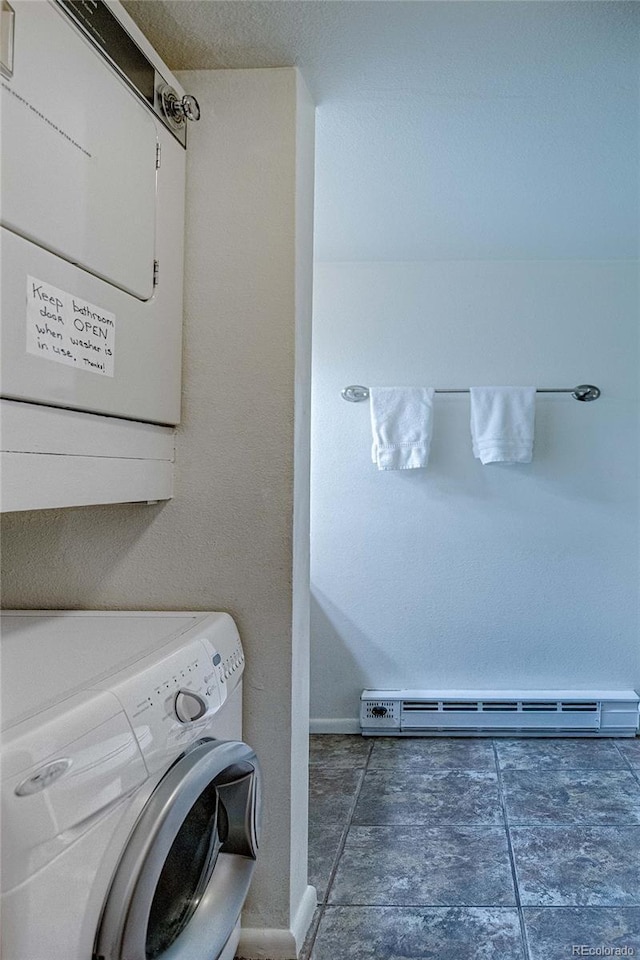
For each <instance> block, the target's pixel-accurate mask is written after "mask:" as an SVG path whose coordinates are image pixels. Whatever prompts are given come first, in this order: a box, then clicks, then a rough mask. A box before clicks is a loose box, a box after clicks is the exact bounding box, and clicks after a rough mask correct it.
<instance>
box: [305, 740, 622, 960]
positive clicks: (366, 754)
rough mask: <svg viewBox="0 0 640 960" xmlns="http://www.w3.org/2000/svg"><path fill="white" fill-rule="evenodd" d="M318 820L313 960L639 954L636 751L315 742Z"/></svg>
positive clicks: (313, 819)
mask: <svg viewBox="0 0 640 960" xmlns="http://www.w3.org/2000/svg"><path fill="white" fill-rule="evenodd" d="M309 821H310V822H309V873H310V881H309V882H310V883H313V884H314V885H315V886H316V888H317V891H318V901H319V904H318V909H317V911H316V915H315V918H314V923H313V925H312V927H311V930H310V932H309V936H308V937H307V942H306V944H305V947H304V951H303V955H302V958H301V960H570V958H571V957H576V956H605V957H606V956H631V957H633V956H635V957H640V739H636V740H622V739H620V740H579V739H553V740H551V739H549V740H545V739H539V740H533V739H531V740H529V739H521V740H518V739H499V738H496V739H495V740H491V739H484V738H483V739H461V738H455V737H449V738H416V739H400V738H394V737H384V738H371V739H364V738H362V737H359V736H332V735H325V736H322V735H316V736H312V737H311V767H310V812H309ZM625 948H626V949H625ZM607 950H608V951H610V952H606V951H607ZM581 951H582V952H581ZM593 951H598V952H593ZM616 951H617V952H616Z"/></svg>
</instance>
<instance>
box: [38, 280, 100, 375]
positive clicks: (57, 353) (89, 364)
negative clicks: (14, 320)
mask: <svg viewBox="0 0 640 960" xmlns="http://www.w3.org/2000/svg"><path fill="white" fill-rule="evenodd" d="M115 341H116V318H115V314H113V313H109V311H108V310H103V309H102V307H97V306H96V305H95V304H94V303H87V301H86V300H83V299H82V298H81V297H76V296H75V294H72V293H67V292H66V291H65V290H58V288H57V287H53V286H52V285H51V284H50V283H45V282H44V281H43V280H36V278H35V277H27V353H33V354H35V356H37V357H41V358H42V359H43V360H53V361H54V362H55V363H66V364H68V365H69V366H71V367H75V368H76V370H84V371H86V372H87V373H98V374H100V375H101V376H103V377H112V376H113V367H114V362H115Z"/></svg>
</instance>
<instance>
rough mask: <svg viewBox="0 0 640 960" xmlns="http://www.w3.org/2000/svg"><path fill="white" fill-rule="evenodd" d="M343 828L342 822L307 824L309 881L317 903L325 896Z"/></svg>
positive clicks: (344, 828)
mask: <svg viewBox="0 0 640 960" xmlns="http://www.w3.org/2000/svg"><path fill="white" fill-rule="evenodd" d="M345 830H346V826H343V825H342V824H335V823H310V824H309V883H310V884H311V885H312V886H314V887H315V888H316V891H317V894H318V902H319V903H321V902H322V901H323V900H324V898H325V894H326V892H327V886H328V884H329V878H330V876H331V871H332V869H333V865H334V863H335V859H336V856H337V854H338V850H339V848H340V843H341V841H342V837H343V835H344V833H345Z"/></svg>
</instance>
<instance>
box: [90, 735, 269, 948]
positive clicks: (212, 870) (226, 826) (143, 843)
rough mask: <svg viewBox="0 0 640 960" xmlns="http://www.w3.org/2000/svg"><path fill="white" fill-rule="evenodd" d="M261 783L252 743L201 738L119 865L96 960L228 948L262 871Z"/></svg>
mask: <svg viewBox="0 0 640 960" xmlns="http://www.w3.org/2000/svg"><path fill="white" fill-rule="evenodd" d="M260 780H261V778H260V769H259V766H258V761H257V758H256V756H255V754H254V752H253V751H252V750H251V748H250V747H248V746H247V745H246V744H244V743H235V742H221V741H217V740H208V741H202V742H200V743H199V744H197V745H196V746H195V747H194V748H192V749H191V750H190V751H189V752H188V753H186V754H185V755H184V756H183V757H182V758H181V759H180V760H179V761H178V762H177V763H176V764H174V766H173V767H172V768H171V769H170V770H169V771H168V773H167V774H166V776H165V777H164V778H163V779H162V780H161V781H160V783H159V784H158V786H157V787H156V789H155V791H154V793H153V794H152V796H151V798H150V799H149V802H148V803H147V805H146V807H145V808H144V810H143V812H142V814H141V816H140V817H139V819H138V821H137V823H136V826H135V828H134V830H133V832H132V834H131V836H130V838H129V842H128V844H127V847H126V849H125V850H124V852H123V855H122V858H121V860H120V863H119V864H118V868H117V870H116V873H115V875H114V878H113V881H112V884H111V888H110V891H109V894H108V897H107V901H106V904H105V907H104V910H103V915H102V919H101V922H100V927H99V929H98V934H97V937H96V946H95V952H94V957H95V958H96V960H97V958H100V960H102V958H104V960H178V958H179V960H211V958H212V957H214V958H215V957H217V956H218V955H219V954H220V953H221V952H222V950H223V948H224V946H225V944H226V942H227V940H228V939H229V936H230V935H231V933H232V931H233V929H234V927H235V924H236V921H237V919H238V916H239V914H240V910H241V909H242V905H243V903H244V900H245V897H246V895H247V892H248V889H249V884H250V882H251V877H252V875H253V871H254V869H255V859H256V855H257V849H258V833H259V821H260V808H261V801H260V792H261V791H260Z"/></svg>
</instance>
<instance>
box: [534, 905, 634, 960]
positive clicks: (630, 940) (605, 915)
mask: <svg viewBox="0 0 640 960" xmlns="http://www.w3.org/2000/svg"><path fill="white" fill-rule="evenodd" d="M523 914H524V922H525V928H526V932H527V939H528V941H529V952H530V956H531V960H568V958H570V957H576V956H583V957H588V956H592V957H595V956H598V957H613V956H619V957H620V956H622V957H624V956H627V957H634V956H635V957H637V956H638V955H639V954H640V908H638V907H611V908H607V907H543V908H542V909H540V908H538V907H525V908H524V910H523ZM581 947H582V948H583V950H582V952H579V951H580V948H581ZM625 947H626V951H625V952H624V953H622V952H620V951H622V950H623V949H624V948H625ZM605 949H608V950H609V951H610V952H608V953H605ZM616 949H617V950H618V951H619V952H618V953H615V952H614V951H615V950H616ZM589 951H591V952H589ZM595 951H599V952H597V953H596V952H595Z"/></svg>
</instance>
